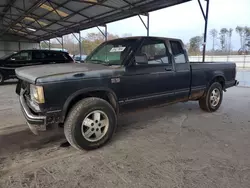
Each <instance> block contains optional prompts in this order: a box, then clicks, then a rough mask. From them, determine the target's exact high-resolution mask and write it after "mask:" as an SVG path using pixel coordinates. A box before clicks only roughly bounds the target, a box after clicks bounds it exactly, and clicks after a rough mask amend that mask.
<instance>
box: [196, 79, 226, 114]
mask: <svg viewBox="0 0 250 188" xmlns="http://www.w3.org/2000/svg"><path fill="white" fill-rule="evenodd" d="M222 98H223V91H222V86H221V84H220V83H218V82H214V83H213V84H212V85H211V86H210V87H209V89H208V91H207V93H206V95H205V96H204V97H202V98H201V99H200V100H199V105H200V108H201V109H202V110H204V111H207V112H215V111H216V110H218V109H219V107H220V105H221V102H222Z"/></svg>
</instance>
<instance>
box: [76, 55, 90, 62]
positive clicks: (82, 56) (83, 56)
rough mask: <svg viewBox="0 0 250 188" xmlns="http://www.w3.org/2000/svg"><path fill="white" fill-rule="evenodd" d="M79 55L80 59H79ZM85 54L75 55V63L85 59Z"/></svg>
mask: <svg viewBox="0 0 250 188" xmlns="http://www.w3.org/2000/svg"><path fill="white" fill-rule="evenodd" d="M80 57H81V59H80ZM86 57H87V55H81V56H80V55H75V56H74V57H73V59H74V60H75V62H76V63H83V62H84V60H85V59H86Z"/></svg>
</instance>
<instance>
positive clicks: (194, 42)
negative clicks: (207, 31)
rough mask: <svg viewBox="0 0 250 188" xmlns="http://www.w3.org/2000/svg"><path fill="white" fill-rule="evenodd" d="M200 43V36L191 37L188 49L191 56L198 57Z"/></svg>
mask: <svg viewBox="0 0 250 188" xmlns="http://www.w3.org/2000/svg"><path fill="white" fill-rule="evenodd" d="M201 42H202V37H201V36H195V37H192V38H191V39H190V40H189V49H188V51H189V53H190V54H192V55H198V54H197V53H199V52H200V46H201Z"/></svg>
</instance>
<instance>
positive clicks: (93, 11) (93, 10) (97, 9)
mask: <svg viewBox="0 0 250 188" xmlns="http://www.w3.org/2000/svg"><path fill="white" fill-rule="evenodd" d="M112 10H114V9H111V8H108V7H104V6H100V5H95V6H92V7H90V8H88V9H85V10H83V11H81V13H82V14H84V15H86V16H89V17H93V16H97V15H100V14H103V13H105V12H109V11H112Z"/></svg>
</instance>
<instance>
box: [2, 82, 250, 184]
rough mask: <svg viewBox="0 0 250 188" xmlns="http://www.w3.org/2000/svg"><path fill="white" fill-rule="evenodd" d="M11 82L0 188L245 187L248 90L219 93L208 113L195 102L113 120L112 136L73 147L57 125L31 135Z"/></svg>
mask: <svg viewBox="0 0 250 188" xmlns="http://www.w3.org/2000/svg"><path fill="white" fill-rule="evenodd" d="M14 90H15V84H8V85H4V86H0V187H1V188H7V187H10V188H12V187H13V188H22V187H23V188H28V187H31V188H34V187H37V188H42V187H50V188H51V187H60V188H64V187H65V188H71V187H72V188H73V187H86V188H87V187H91V188H94V187H98V188H100V187H107V188H110V187H115V188H120V187H129V188H133V187H134V188H140V187H141V188H142V187H143V188H145V187H153V188H155V187H169V188H170V187H171V188H210V187H211V188H216V187H218V188H241V187H242V188H247V187H250V157H249V156H250V113H249V112H250V97H249V96H250V88H241V87H237V88H236V87H235V88H232V89H229V90H228V92H227V93H225V95H224V101H223V104H222V106H221V108H220V109H219V111H218V112H216V113H213V114H211V113H205V112H202V111H201V110H200V109H199V106H198V104H197V102H188V103H179V104H176V105H172V106H162V107H157V108H151V109H147V110H143V111H139V112H136V113H130V114H124V115H121V116H120V117H119V128H118V130H117V133H116V135H115V136H114V138H113V140H112V141H111V142H110V143H109V144H108V145H106V146H104V147H103V148H100V149H98V150H95V151H91V152H86V151H83V152H80V151H77V150H75V149H73V148H72V147H66V148H65V147H60V144H61V143H62V142H64V141H65V139H64V136H63V131H62V130H61V129H58V130H55V131H53V132H47V133H43V134H41V135H39V136H35V135H33V134H32V133H31V132H30V131H29V130H28V128H27V126H26V124H25V120H24V118H23V116H22V114H21V111H20V107H19V102H18V98H17V96H16V94H15V92H14Z"/></svg>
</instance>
